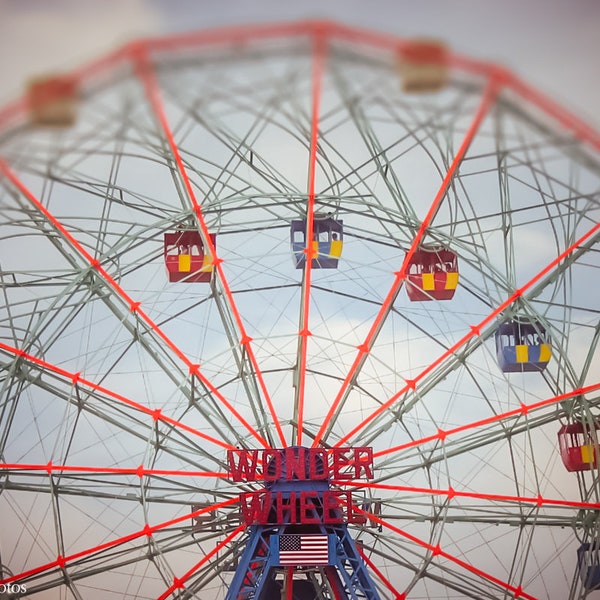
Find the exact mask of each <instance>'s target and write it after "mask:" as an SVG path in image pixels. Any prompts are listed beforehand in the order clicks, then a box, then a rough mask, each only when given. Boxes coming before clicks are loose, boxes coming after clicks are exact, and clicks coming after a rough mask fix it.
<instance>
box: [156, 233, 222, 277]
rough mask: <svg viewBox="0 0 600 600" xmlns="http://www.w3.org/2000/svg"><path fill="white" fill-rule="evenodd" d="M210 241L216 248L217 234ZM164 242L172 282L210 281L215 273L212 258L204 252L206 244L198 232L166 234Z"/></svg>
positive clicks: (166, 262)
mask: <svg viewBox="0 0 600 600" xmlns="http://www.w3.org/2000/svg"><path fill="white" fill-rule="evenodd" d="M210 239H211V240H212V243H213V246H214V245H215V242H216V236H215V234H211V235H210ZM164 241H165V243H164V253H165V265H166V266H167V271H168V273H169V281H170V282H176V281H183V282H185V283H206V282H209V281H210V279H211V277H212V271H213V262H212V257H211V255H210V254H208V253H205V252H204V244H203V243H202V238H201V237H200V233H199V232H198V231H191V230H182V231H176V232H172V233H165V236H164Z"/></svg>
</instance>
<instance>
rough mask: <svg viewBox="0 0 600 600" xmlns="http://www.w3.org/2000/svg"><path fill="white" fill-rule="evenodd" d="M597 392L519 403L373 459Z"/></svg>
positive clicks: (592, 387)
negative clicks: (517, 406)
mask: <svg viewBox="0 0 600 600" xmlns="http://www.w3.org/2000/svg"><path fill="white" fill-rule="evenodd" d="M598 390H600V383H594V384H592V385H587V386H585V387H580V388H577V389H574V390H571V391H570V392H565V393H564V394H559V395H558V396H553V397H552V398H546V399H545V400H540V401H539V402H532V403H531V404H524V403H521V406H519V408H514V409H512V410H508V411H506V412H503V413H498V414H497V415H492V416H491V417H487V418H486V419H480V420H478V421H472V422H470V423H466V424H465V425H459V426H458V427H452V428H451V429H445V430H442V429H439V430H438V431H437V432H436V433H434V434H432V435H428V436H425V437H422V438H419V439H418V440H411V441H410V442H405V443H404V444H399V445H398V446H392V447H391V448H385V449H384V450H378V451H377V452H374V453H373V458H378V457H380V456H385V455H387V454H394V453H396V452H401V451H402V450H407V449H409V448H415V447H418V446H422V445H423V444H427V443H430V442H435V441H444V440H445V439H447V438H448V437H450V436H453V435H456V434H457V433H462V432H463V431H469V430H471V429H477V428H479V427H484V426H485V425H491V424H493V423H498V422H500V421H504V420H506V419H512V418H514V417H519V416H525V415H527V414H528V413H530V412H533V411H535V410H539V409H540V408H545V407H547V406H552V405H553V404H558V403H559V402H563V401H565V400H569V399H570V398H574V397H576V396H584V395H585V394H589V393H591V392H596V391H598Z"/></svg>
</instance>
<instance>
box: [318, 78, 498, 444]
mask: <svg viewBox="0 0 600 600" xmlns="http://www.w3.org/2000/svg"><path fill="white" fill-rule="evenodd" d="M497 93H498V82H497V81H496V80H495V79H492V80H490V81H489V82H488V85H487V86H486V89H485V91H484V93H483V97H482V100H481V102H480V104H479V107H478V108H477V111H476V113H475V116H474V118H473V121H472V122H471V124H470V126H469V128H468V129H467V132H466V134H465V137H464V139H463V141H462V143H461V145H460V147H459V149H458V151H457V153H456V155H455V156H454V159H453V161H452V163H451V165H450V168H449V169H448V172H447V173H446V175H445V177H444V179H443V180H442V183H441V185H440V187H439V189H438V192H437V194H436V195H435V198H434V199H433V202H432V203H431V206H430V207H429V210H428V211H427V214H426V215H425V218H424V219H423V221H422V222H421V225H420V227H419V230H418V232H417V235H416V236H415V238H414V239H413V241H412V244H411V246H410V248H409V250H408V252H407V253H406V255H405V257H404V261H403V262H402V266H401V267H400V270H399V271H396V272H395V273H394V275H395V278H394V281H393V283H392V287H391V288H390V290H389V292H388V293H387V295H386V297H385V299H384V301H383V303H382V304H381V307H380V308H379V312H378V313H377V315H376V317H375V319H374V321H373V324H372V325H371V328H370V329H369V331H368V333H367V335H366V337H365V339H364V341H363V343H362V344H361V345H360V346H358V353H357V354H356V356H355V358H354V362H353V363H352V366H351V367H350V369H349V371H348V373H347V375H346V377H345V379H344V381H343V383H342V386H341V387H340V390H339V391H338V393H337V395H336V397H335V398H334V400H333V403H332V404H331V407H330V408H329V411H328V413H327V416H326V417H325V418H324V419H323V423H322V424H321V427H320V429H319V431H318V432H317V434H316V436H315V438H314V441H313V447H316V446H318V445H319V444H320V443H321V440H322V439H323V437H324V435H325V434H326V432H327V431H328V429H330V427H331V421H332V419H333V417H334V415H335V413H336V411H337V410H338V408H339V407H340V405H341V404H342V402H343V401H344V399H345V398H346V394H347V392H348V390H349V387H350V385H351V383H352V381H353V380H354V379H355V377H356V376H357V374H358V372H359V370H360V368H361V367H362V365H363V363H364V361H365V359H366V357H367V355H368V354H369V352H370V351H371V348H372V346H373V344H374V343H375V340H376V339H377V336H378V335H379V332H380V331H381V328H382V327H383V324H384V322H385V319H386V318H387V316H388V314H389V312H390V310H391V308H392V305H393V304H394V302H395V300H396V298H397V296H398V293H399V292H400V289H401V288H402V285H403V284H404V280H405V279H406V272H407V270H408V266H409V264H410V261H411V260H412V257H413V255H414V253H415V252H416V251H417V249H418V248H419V245H420V244H421V241H422V240H423V237H424V236H425V232H426V231H427V228H428V227H429V226H430V225H431V222H432V221H433V218H434V217H435V214H436V213H437V211H438V210H439V207H440V205H441V203H442V201H443V199H444V197H445V195H446V192H447V191H448V187H449V186H450V184H451V183H452V179H453V178H454V176H455V175H456V172H457V171H458V168H459V166H460V164H461V162H462V160H463V158H464V156H465V154H466V152H467V150H468V149H469V146H470V145H471V142H472V141H473V138H474V137H475V135H476V133H477V131H478V130H479V127H480V125H481V123H482V121H483V119H484V118H485V116H486V115H487V114H488V111H489V109H490V107H491V106H492V104H493V102H494V100H495V98H496V95H497Z"/></svg>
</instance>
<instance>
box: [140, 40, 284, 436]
mask: <svg viewBox="0 0 600 600" xmlns="http://www.w3.org/2000/svg"><path fill="white" fill-rule="evenodd" d="M136 58H137V63H136V67H137V68H136V72H137V75H138V77H139V78H140V80H141V81H142V83H143V86H144V90H145V92H146V97H147V99H148V102H149V104H150V106H151V107H152V110H153V112H154V116H155V117H156V120H157V121H158V123H159V125H160V127H161V129H162V131H163V133H164V135H165V137H166V139H167V142H168V144H169V147H170V149H171V153H172V154H173V158H174V160H175V164H176V165H177V170H178V172H179V175H180V177H181V179H182V180H183V184H184V186H185V190H186V192H187V196H188V199H189V201H190V202H191V204H192V209H193V212H194V214H195V216H196V220H197V223H198V226H199V228H200V230H201V232H202V238H203V242H204V244H205V249H207V250H208V253H209V254H210V256H211V257H212V264H213V266H214V268H215V270H216V272H217V275H218V277H219V280H220V282H221V284H222V286H223V291H224V293H225V298H226V299H227V303H228V304H229V308H230V310H231V313H232V315H233V317H234V320H235V322H236V325H237V327H238V331H239V333H240V340H239V343H240V345H241V346H243V347H244V349H245V351H246V353H247V355H248V358H249V360H250V363H251V364H252V368H253V369H254V374H255V376H256V378H257V380H258V384H259V386H260V389H261V392H262V394H263V397H264V400H265V402H266V403H267V406H268V409H269V414H270V415H271V418H272V419H273V424H274V425H275V429H276V431H277V435H278V436H279V440H280V442H281V444H282V445H283V446H286V445H287V444H286V440H285V436H284V435H283V430H282V428H281V423H280V422H279V418H278V416H277V414H276V412H275V407H274V405H273V401H272V399H271V396H270V394H269V391H268V389H267V386H266V383H265V380H264V377H263V374H262V371H261V369H260V367H259V365H258V361H257V359H256V355H255V354H254V350H253V348H252V344H251V342H252V338H251V337H250V336H249V335H248V332H247V331H246V327H245V325H244V322H243V320H242V317H241V315H240V313H239V310H238V308H237V305H236V302H235V299H234V297H233V294H232V292H231V288H230V287H229V283H228V282H227V278H226V276H225V272H224V270H223V264H222V263H223V259H222V258H220V257H219V256H218V254H217V250H216V247H215V245H214V243H213V241H212V239H211V237H210V232H209V229H208V226H207V224H206V220H205V218H204V213H203V211H202V206H201V205H200V203H199V202H198V199H197V198H196V194H195V192H194V189H193V187H192V183H191V181H190V178H189V175H188V173H187V169H186V168H185V165H184V164H183V160H182V158H181V153H180V152H179V147H178V146H177V143H176V141H175V137H174V135H173V131H172V130H171V127H170V125H169V122H168V119H167V115H166V112H165V108H164V105H163V102H162V99H161V96H160V91H159V86H158V81H157V80H156V75H155V73H154V70H153V66H152V63H151V61H150V57H149V56H148V53H147V52H146V51H145V49H144V48H140V52H139V54H138V56H137V57H136ZM238 418H239V417H238ZM245 426H246V428H247V429H248V430H249V431H250V433H252V435H253V436H254V437H255V438H256V439H257V440H258V441H259V442H260V443H261V444H262V445H263V446H268V444H267V442H266V441H265V440H264V439H261V436H260V435H259V434H258V433H257V432H256V431H255V430H254V429H253V428H249V426H247V425H245Z"/></svg>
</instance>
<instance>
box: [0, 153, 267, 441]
mask: <svg viewBox="0 0 600 600" xmlns="http://www.w3.org/2000/svg"><path fill="white" fill-rule="evenodd" d="M0 173H2V174H3V175H4V176H5V177H6V178H7V179H8V180H9V181H10V182H11V183H12V184H13V186H14V187H15V188H16V189H17V190H18V191H19V192H20V193H21V194H22V195H23V196H25V197H26V198H27V200H29V202H30V203H31V204H32V205H33V206H34V207H35V208H36V209H37V210H38V211H39V212H40V213H41V214H42V215H44V217H45V218H46V219H47V220H48V222H49V223H50V224H51V225H52V226H53V227H54V228H55V229H56V230H57V231H58V232H59V233H60V235H61V236H62V237H63V238H64V239H65V240H66V241H67V242H68V243H69V244H70V246H71V247H72V248H73V249H74V250H75V251H76V252H77V253H78V254H79V256H80V258H82V259H83V260H84V261H85V262H87V264H88V265H89V266H90V267H91V269H92V270H93V271H95V272H96V273H97V274H98V275H99V276H100V277H101V278H102V279H103V280H104V282H105V283H106V284H107V285H108V286H109V287H110V288H111V289H112V291H113V292H115V294H116V295H117V296H118V297H119V298H120V299H121V301H122V302H124V303H125V305H126V306H127V307H128V308H129V311H130V312H131V313H132V314H135V315H137V316H138V318H139V319H140V320H141V321H143V322H144V323H145V324H146V326H147V327H149V328H150V329H151V330H152V331H153V332H154V333H155V334H156V335H157V336H158V338H159V339H160V340H162V342H164V344H165V345H166V346H167V347H168V348H169V349H170V350H171V351H172V352H173V353H174V354H175V356H177V357H178V358H179V359H180V360H181V362H182V363H183V364H185V365H186V367H187V368H188V370H189V373H190V375H191V376H192V377H196V378H197V379H198V380H199V381H200V382H201V383H202V384H203V385H204V386H206V388H207V389H208V390H210V392H211V394H212V395H213V396H214V397H215V398H217V399H218V400H219V402H221V404H223V406H225V407H226V408H227V410H228V411H229V412H230V413H231V414H232V415H233V416H234V417H235V418H236V419H237V420H238V421H239V422H240V423H241V424H242V425H243V426H244V428H245V429H246V430H247V431H248V432H249V433H250V434H251V435H252V436H253V437H254V438H255V439H256V440H257V441H258V442H259V443H260V444H261V445H262V446H264V447H265V448H268V447H269V444H268V443H267V441H266V440H265V439H264V438H263V437H262V436H261V435H260V434H259V433H258V432H257V431H256V429H255V428H254V427H252V425H250V423H248V421H246V419H244V417H243V416H242V415H241V414H240V413H239V412H238V411H237V410H236V409H235V407H234V406H233V404H232V403H231V402H229V401H228V400H227V399H226V398H225V397H224V396H223V394H221V392H220V391H219V390H218V389H217V388H216V387H215V386H214V385H213V384H212V383H211V382H210V381H209V380H208V379H207V378H206V377H205V376H204V375H203V374H202V373H201V371H200V365H198V364H194V363H192V361H191V360H190V359H189V358H188V357H187V356H186V355H185V354H184V353H183V351H182V350H181V349H180V348H179V347H178V346H177V344H175V342H174V341H173V340H171V338H170V337H169V336H168V335H167V334H166V333H165V332H164V331H163V330H162V329H161V328H160V327H159V326H158V324H157V323H155V322H154V321H153V320H152V319H151V318H150V316H149V315H148V314H147V313H146V312H145V311H144V310H143V309H142V307H141V302H136V301H135V300H134V299H133V298H132V297H131V296H129V294H127V292H126V291H125V290H124V289H123V288H122V287H121V286H120V285H119V283H117V281H116V280H115V279H114V278H113V277H112V276H111V275H110V273H108V271H107V270H106V269H104V267H103V266H102V265H101V264H100V261H99V260H98V259H96V258H94V257H93V256H92V255H91V254H90V253H89V252H88V251H87V250H86V249H85V247H84V246H83V245H82V244H81V243H80V242H78V241H77V240H76V239H75V237H73V235H71V234H70V233H69V231H68V230H67V228H66V227H65V226H64V225H63V224H62V223H61V222H60V221H59V220H58V219H57V218H56V217H55V216H54V215H53V214H52V213H51V212H50V211H49V210H48V209H47V208H46V207H45V206H44V205H43V204H42V203H41V202H40V200H38V199H37V198H36V197H35V196H34V194H33V193H32V192H31V191H30V190H29V189H28V188H27V187H26V186H25V184H24V183H23V182H22V181H21V180H20V179H19V178H18V177H17V175H16V174H15V173H14V172H13V171H12V169H11V168H10V167H9V166H8V164H7V163H6V161H4V160H3V159H1V158H0Z"/></svg>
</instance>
